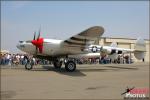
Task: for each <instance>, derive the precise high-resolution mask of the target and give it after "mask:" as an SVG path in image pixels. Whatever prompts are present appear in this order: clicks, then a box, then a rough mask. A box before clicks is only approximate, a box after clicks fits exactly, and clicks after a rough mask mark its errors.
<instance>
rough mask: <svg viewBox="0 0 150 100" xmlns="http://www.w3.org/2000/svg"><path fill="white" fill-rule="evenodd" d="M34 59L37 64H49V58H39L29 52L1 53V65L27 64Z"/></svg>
mask: <svg viewBox="0 0 150 100" xmlns="http://www.w3.org/2000/svg"><path fill="white" fill-rule="evenodd" d="M30 60H32V61H33V63H34V64H35V65H36V64H49V61H48V60H43V59H37V58H34V57H33V56H32V55H29V54H10V53H6V54H1V55H0V65H10V66H14V65H19V64H20V65H25V64H26V63H27V62H28V61H30Z"/></svg>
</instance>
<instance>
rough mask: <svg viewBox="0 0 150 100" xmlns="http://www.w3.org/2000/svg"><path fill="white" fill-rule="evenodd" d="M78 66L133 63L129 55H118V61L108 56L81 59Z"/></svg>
mask: <svg viewBox="0 0 150 100" xmlns="http://www.w3.org/2000/svg"><path fill="white" fill-rule="evenodd" d="M77 63H78V64H110V63H114V64H130V63H133V60H132V58H131V57H130V56H129V55H125V56H124V55H118V57H117V58H116V59H111V58H110V57H109V56H108V55H105V56H101V57H95V58H80V59H78V60H77Z"/></svg>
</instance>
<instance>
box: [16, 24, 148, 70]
mask: <svg viewBox="0 0 150 100" xmlns="http://www.w3.org/2000/svg"><path fill="white" fill-rule="evenodd" d="M103 33H104V28H103V27H101V26H93V27H90V28H88V29H86V30H85V31H82V32H80V33H79V34H77V35H74V36H72V37H70V38H69V39H66V40H56V39H45V38H42V37H40V31H39V34H38V37H37V39H35V35H36V33H35V34H34V38H33V40H28V41H20V42H19V44H18V45H17V48H19V49H20V50H22V51H24V52H26V53H29V54H32V55H34V56H35V57H37V58H41V59H48V60H50V61H52V62H53V65H54V67H55V68H61V66H62V61H61V60H60V59H61V58H64V59H65V69H66V70H67V71H69V72H72V71H74V70H75V69H76V62H75V61H74V60H69V59H67V58H69V57H70V56H71V57H76V58H77V57H81V56H100V53H101V52H105V53H106V54H108V55H118V54H123V53H130V52H132V53H134V55H135V57H136V58H137V59H143V58H144V52H145V48H146V47H145V41H144V40H142V39H137V42H136V44H135V48H134V49H125V48H118V47H116V46H101V45H95V44H94V42H95V41H96V40H97V39H98V38H100V37H101V36H102V35H103ZM32 66H33V65H32V64H30V63H27V64H26V65H25V68H26V69H28V70H30V69H32Z"/></svg>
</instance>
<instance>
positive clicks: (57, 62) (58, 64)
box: [53, 59, 62, 69]
mask: <svg viewBox="0 0 150 100" xmlns="http://www.w3.org/2000/svg"><path fill="white" fill-rule="evenodd" d="M53 65H54V67H55V68H56V69H60V68H61V66H62V61H60V60H58V59H57V60H55V61H54V62H53Z"/></svg>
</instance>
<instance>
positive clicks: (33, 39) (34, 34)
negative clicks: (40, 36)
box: [33, 32, 36, 40]
mask: <svg viewBox="0 0 150 100" xmlns="http://www.w3.org/2000/svg"><path fill="white" fill-rule="evenodd" d="M35 37H36V32H34V37H33V40H35Z"/></svg>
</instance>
